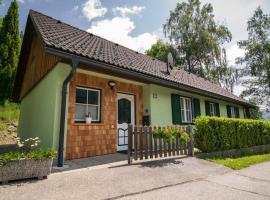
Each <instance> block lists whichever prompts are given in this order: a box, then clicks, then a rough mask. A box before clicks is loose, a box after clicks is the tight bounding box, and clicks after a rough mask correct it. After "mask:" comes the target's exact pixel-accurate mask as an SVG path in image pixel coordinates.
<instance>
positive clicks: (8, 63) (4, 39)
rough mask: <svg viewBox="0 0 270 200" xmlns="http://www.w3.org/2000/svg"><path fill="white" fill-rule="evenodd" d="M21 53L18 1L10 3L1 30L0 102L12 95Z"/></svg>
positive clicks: (14, 0)
mask: <svg viewBox="0 0 270 200" xmlns="http://www.w3.org/2000/svg"><path fill="white" fill-rule="evenodd" d="M19 53H20V32H19V10H18V3H17V1H16V0H13V1H12V2H11V4H10V7H9V9H8V12H7V14H6V16H5V17H4V18H3V24H2V28H1V31H0V58H1V60H0V102H4V101H5V100H6V99H8V98H9V97H10V95H11V92H12V88H13V82H14V77H15V73H16V69H17V64H18V59H19Z"/></svg>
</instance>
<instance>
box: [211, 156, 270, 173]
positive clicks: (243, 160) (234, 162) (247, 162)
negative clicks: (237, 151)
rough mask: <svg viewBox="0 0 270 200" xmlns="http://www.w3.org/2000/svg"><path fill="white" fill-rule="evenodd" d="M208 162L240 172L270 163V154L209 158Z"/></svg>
mask: <svg viewBox="0 0 270 200" xmlns="http://www.w3.org/2000/svg"><path fill="white" fill-rule="evenodd" d="M206 160H209V161H212V162H215V163H218V164H221V165H224V166H226V167H229V168H231V169H234V170H239V169H243V168H246V167H249V166H251V165H254V164H258V163H262V162H266V161H270V152H267V153H260V154H253V155H249V154H244V155H241V156H239V157H212V158H211V157H209V158H206Z"/></svg>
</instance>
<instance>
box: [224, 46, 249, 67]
mask: <svg viewBox="0 0 270 200" xmlns="http://www.w3.org/2000/svg"><path fill="white" fill-rule="evenodd" d="M226 53H227V59H228V61H229V64H230V65H235V59H236V58H238V57H243V56H244V53H245V51H244V50H243V49H240V48H239V47H238V45H237V44H234V45H232V46H231V47H230V48H227V50H226Z"/></svg>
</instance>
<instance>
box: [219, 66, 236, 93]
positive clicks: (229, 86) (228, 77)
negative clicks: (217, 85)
mask: <svg viewBox="0 0 270 200" xmlns="http://www.w3.org/2000/svg"><path fill="white" fill-rule="evenodd" d="M239 79H240V74H239V70H238V69H236V68H235V67H227V68H226V70H225V72H224V75H223V78H222V80H221V84H222V87H223V88H224V89H226V90H228V91H229V92H231V93H233V92H234V86H235V85H236V84H238V82H239Z"/></svg>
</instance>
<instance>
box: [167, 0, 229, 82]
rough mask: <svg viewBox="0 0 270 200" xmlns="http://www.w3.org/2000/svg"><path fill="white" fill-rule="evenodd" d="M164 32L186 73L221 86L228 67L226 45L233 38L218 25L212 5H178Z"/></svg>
mask: <svg viewBox="0 0 270 200" xmlns="http://www.w3.org/2000/svg"><path fill="white" fill-rule="evenodd" d="M163 29H164V33H165V36H168V37H169V39H170V41H171V42H172V43H173V44H175V46H176V49H177V52H178V55H179V57H180V59H181V64H182V66H183V67H184V69H185V70H187V71H189V72H191V73H195V74H197V75H199V76H201V77H204V78H206V79H208V80H211V81H212V82H215V83H219V81H220V80H221V79H222V77H223V74H224V72H225V71H226V67H227V59H226V52H225V49H224V48H223V44H224V43H226V42H230V41H231V37H232V36H231V33H230V31H229V30H228V28H227V27H226V26H224V25H218V24H217V23H216V22H215V20H214V14H213V7H212V5H211V4H204V5H202V6H201V3H200V1H199V0H188V1H187V2H181V3H178V4H177V6H176V8H175V10H174V11H171V13H170V17H169V19H168V20H167V22H166V23H165V24H164V26H163Z"/></svg>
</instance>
